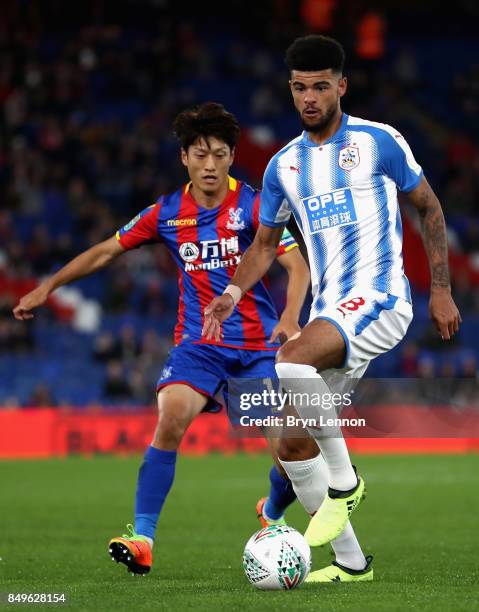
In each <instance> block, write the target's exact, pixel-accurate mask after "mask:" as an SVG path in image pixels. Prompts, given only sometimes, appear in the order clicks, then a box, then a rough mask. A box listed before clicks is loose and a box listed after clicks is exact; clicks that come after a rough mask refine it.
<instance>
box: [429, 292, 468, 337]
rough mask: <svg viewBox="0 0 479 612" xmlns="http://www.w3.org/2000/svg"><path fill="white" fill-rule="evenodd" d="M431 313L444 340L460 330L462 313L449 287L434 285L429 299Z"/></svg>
mask: <svg viewBox="0 0 479 612" xmlns="http://www.w3.org/2000/svg"><path fill="white" fill-rule="evenodd" d="M429 314H430V315H431V319H432V321H433V323H434V325H435V326H436V329H437V331H438V332H439V333H440V334H441V337H442V339H443V340H450V339H451V338H452V337H453V336H454V334H455V333H456V332H457V331H458V330H459V324H460V323H462V319H461V315H460V313H459V310H458V309H457V306H456V304H455V303H454V300H453V299H452V296H451V291H450V289H449V288H447V287H433V288H432V289H431V299H430V300H429Z"/></svg>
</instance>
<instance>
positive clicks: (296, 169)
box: [289, 166, 300, 174]
mask: <svg viewBox="0 0 479 612" xmlns="http://www.w3.org/2000/svg"><path fill="white" fill-rule="evenodd" d="M289 169H290V170H292V171H293V172H297V173H298V174H299V173H300V172H299V168H296V167H295V166H290V167H289Z"/></svg>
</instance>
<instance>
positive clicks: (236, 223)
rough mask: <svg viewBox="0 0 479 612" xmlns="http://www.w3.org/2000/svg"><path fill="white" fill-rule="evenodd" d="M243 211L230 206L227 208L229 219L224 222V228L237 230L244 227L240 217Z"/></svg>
mask: <svg viewBox="0 0 479 612" xmlns="http://www.w3.org/2000/svg"><path fill="white" fill-rule="evenodd" d="M242 212H243V209H242V208H236V209H234V208H230V209H229V216H230V218H229V220H228V223H227V224H226V228H227V229H230V230H233V231H234V232H237V231H238V230H242V229H244V227H245V225H244V221H243V220H242V219H241V214H242Z"/></svg>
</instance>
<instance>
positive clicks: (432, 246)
mask: <svg viewBox="0 0 479 612" xmlns="http://www.w3.org/2000/svg"><path fill="white" fill-rule="evenodd" d="M408 196H409V200H410V201H411V202H412V204H413V205H414V206H415V208H416V209H417V210H418V212H419V217H420V220H421V233H422V239H423V243H424V248H425V249H426V254H427V258H428V260H429V268H430V270H431V298H430V301H429V313H430V316H431V319H432V320H433V322H434V324H435V326H436V328H437V330H438V331H439V333H440V334H441V336H442V338H443V340H450V338H451V337H452V336H453V335H454V333H455V332H457V331H458V329H459V323H460V322H461V315H460V314H459V311H458V309H457V307H456V305H455V303H454V300H453V299H452V297H451V285H450V279H449V265H448V260H447V236H446V224H445V222H444V215H443V213H442V208H441V204H440V202H439V200H438V199H437V197H436V194H435V193H434V191H433V190H432V189H431V186H430V185H429V183H428V182H427V180H426V179H425V178H424V177H423V178H422V180H421V182H420V183H419V185H418V186H417V187H416V188H415V189H413V190H412V191H410V192H409V193H408Z"/></svg>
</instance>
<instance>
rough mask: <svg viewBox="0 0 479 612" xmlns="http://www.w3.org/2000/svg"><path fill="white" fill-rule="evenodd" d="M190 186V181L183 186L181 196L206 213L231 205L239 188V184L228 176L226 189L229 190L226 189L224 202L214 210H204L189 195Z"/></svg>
mask: <svg viewBox="0 0 479 612" xmlns="http://www.w3.org/2000/svg"><path fill="white" fill-rule="evenodd" d="M191 185H192V183H191V181H190V182H189V183H187V184H186V185H185V187H184V189H183V194H184V195H185V196H186V198H187V199H188V200H189V201H190V203H192V204H194V205H195V206H196V207H198V208H201V209H203V210H208V211H211V210H218V208H221V207H222V206H225V205H226V204H231V202H232V201H233V199H234V197H235V195H236V193H237V192H238V189H239V187H240V184H239V182H238V181H237V180H236V179H234V178H233V177H232V176H229V175H228V188H229V189H228V192H227V193H226V196H225V198H224V200H223V201H222V202H221V203H220V205H219V206H216V207H215V208H204V207H203V206H200V205H199V204H198V202H197V201H196V200H195V199H194V198H193V196H192V195H191V191H190V188H191Z"/></svg>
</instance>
